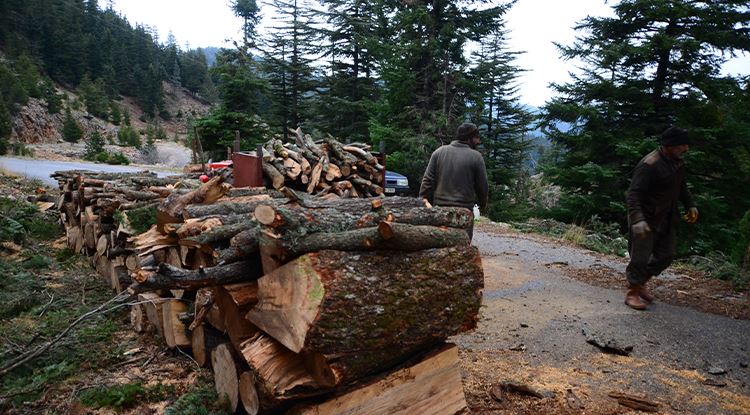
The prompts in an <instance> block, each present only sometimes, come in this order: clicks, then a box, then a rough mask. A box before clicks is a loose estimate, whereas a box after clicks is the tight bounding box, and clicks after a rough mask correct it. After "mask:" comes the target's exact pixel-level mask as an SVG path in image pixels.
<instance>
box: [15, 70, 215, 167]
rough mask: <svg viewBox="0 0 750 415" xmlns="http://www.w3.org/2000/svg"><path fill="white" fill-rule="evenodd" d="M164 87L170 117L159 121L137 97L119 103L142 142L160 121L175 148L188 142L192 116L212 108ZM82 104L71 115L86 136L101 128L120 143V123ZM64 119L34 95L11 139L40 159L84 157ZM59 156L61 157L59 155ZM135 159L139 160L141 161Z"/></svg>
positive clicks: (18, 118)
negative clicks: (67, 137) (64, 133)
mask: <svg viewBox="0 0 750 415" xmlns="http://www.w3.org/2000/svg"><path fill="white" fill-rule="evenodd" d="M163 89H164V93H165V100H164V101H165V109H166V111H167V112H168V113H169V114H170V118H169V119H161V118H158V119H157V120H156V121H155V122H154V121H149V120H147V119H146V117H145V116H144V114H143V111H142V110H141V109H140V107H139V106H138V105H137V104H136V103H135V100H134V99H132V98H130V97H123V99H122V100H120V101H118V104H119V105H120V107H121V108H122V110H123V111H127V112H128V113H129V114H130V122H131V125H132V126H133V127H134V128H135V129H136V131H138V132H139V133H140V134H141V138H142V141H145V138H146V137H145V132H146V127H147V126H148V125H149V123H150V124H152V125H153V124H157V125H158V126H160V127H161V128H162V129H163V130H164V131H165V132H166V136H167V138H168V139H169V140H170V141H172V142H173V143H172V144H171V147H175V144H174V143H184V142H185V138H186V137H187V126H188V124H189V123H188V121H189V119H190V118H197V117H200V116H203V115H205V114H206V113H207V112H208V111H209V110H210V108H211V105H210V103H208V102H207V101H205V100H202V99H200V98H197V97H195V96H194V95H193V94H191V93H189V92H188V91H187V90H185V89H184V88H181V87H178V86H175V85H173V84H170V83H166V82H165V83H164V84H163ZM58 92H59V93H64V94H65V95H66V96H67V101H68V102H70V103H73V102H76V101H80V99H79V98H78V96H77V95H76V94H75V93H74V92H72V91H68V90H64V89H58ZM78 106H79V107H81V108H80V109H72V110H71V115H72V116H73V118H74V119H75V120H76V121H77V122H78V124H79V125H80V126H81V127H82V129H83V135H84V137H88V136H89V135H90V134H91V133H92V132H94V131H99V133H100V134H101V135H102V136H103V137H105V139H106V140H107V141H108V142H110V143H114V142H116V138H117V131H118V130H119V128H120V127H119V126H117V125H114V124H112V123H110V122H108V121H106V120H102V119H99V118H96V117H94V116H92V115H91V114H89V113H88V112H87V111H86V110H85V108H84V106H83V105H78ZM64 119H65V113H64V111H61V112H60V113H57V114H50V113H49V112H48V111H47V107H46V105H45V103H44V101H42V100H40V99H36V98H31V99H30V100H29V102H28V104H27V105H26V106H24V107H23V109H22V110H21V111H20V112H19V113H18V114H17V115H16V116H15V117H14V119H13V132H12V133H11V137H10V142H11V143H23V144H25V145H26V146H27V147H28V148H30V149H32V150H33V151H34V154H35V157H36V158H80V155H82V151H83V148H84V145H83V143H82V142H80V143H76V144H70V143H66V142H64V140H63V136H62V130H63V121H64ZM120 151H121V152H123V153H125V154H127V155H131V154H133V153H134V151H133V149H127V148H120ZM55 155H57V156H59V157H55ZM135 161H136V162H137V160H135Z"/></svg>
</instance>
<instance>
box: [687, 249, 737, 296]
mask: <svg viewBox="0 0 750 415" xmlns="http://www.w3.org/2000/svg"><path fill="white" fill-rule="evenodd" d="M675 268H677V269H679V268H684V269H687V270H695V271H700V272H704V273H705V274H706V275H707V276H708V277H710V278H716V279H719V280H723V281H729V282H731V283H732V287H733V288H734V289H735V290H737V291H744V290H747V289H748V288H750V270H747V269H742V267H740V266H739V265H737V264H735V263H734V262H732V261H731V258H729V256H727V255H725V254H723V253H722V252H718V251H716V252H711V253H709V254H708V255H706V256H700V255H693V256H690V257H687V258H684V259H680V260H679V261H677V262H676V264H675Z"/></svg>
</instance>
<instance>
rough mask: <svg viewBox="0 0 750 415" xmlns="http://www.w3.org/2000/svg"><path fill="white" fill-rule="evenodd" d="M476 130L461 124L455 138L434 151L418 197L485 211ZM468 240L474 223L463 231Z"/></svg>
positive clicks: (483, 175) (485, 187)
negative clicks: (476, 206)
mask: <svg viewBox="0 0 750 415" xmlns="http://www.w3.org/2000/svg"><path fill="white" fill-rule="evenodd" d="M480 142H481V141H480V139H479V129H478V128H477V126H476V125H474V124H471V123H463V124H461V125H459V126H458V128H457V129H456V139H455V140H453V141H451V143H450V144H446V145H443V146H441V147H440V148H438V149H437V150H435V152H433V153H432V156H431V157H430V162H429V164H428V165H427V170H426V171H425V173H424V177H423V178H422V186H421V187H420V189H419V197H421V198H424V199H427V200H428V201H429V202H430V203H432V204H433V205H436V206H456V207H465V208H467V209H469V210H472V209H474V205H475V204H479V210H480V211H482V212H484V210H485V209H486V207H487V197H488V194H489V185H488V183H487V169H486V167H485V165H484V158H482V154H481V153H480V152H478V151H476V150H475V148H476V147H477V146H478V145H479V143H480ZM466 232H467V233H468V234H469V240H471V238H472V236H473V233H474V223H473V222H472V225H471V226H470V227H469V229H467V230H466Z"/></svg>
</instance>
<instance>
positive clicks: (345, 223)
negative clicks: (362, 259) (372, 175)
mask: <svg viewBox="0 0 750 415" xmlns="http://www.w3.org/2000/svg"><path fill="white" fill-rule="evenodd" d="M402 199H410V200H409V201H408V202H405V203H406V205H405V206H398V205H394V204H391V203H386V202H384V201H381V200H380V199H370V200H369V201H368V202H367V203H349V201H352V200H353V201H364V200H363V199H339V200H338V201H339V202H340V206H338V207H337V206H336V205H333V206H325V207H320V208H308V207H304V206H301V205H285V206H272V205H260V206H258V207H257V208H256V209H255V219H256V220H257V221H258V222H260V223H261V224H263V225H266V226H268V227H271V228H273V229H274V230H275V231H276V232H278V233H296V234H300V235H306V234H312V233H315V232H338V231H345V230H351V229H358V228H366V227H370V226H377V225H378V223H379V222H380V221H382V220H387V221H389V222H398V223H407V224H410V225H431V226H447V227H451V228H459V229H466V228H468V227H469V226H470V225H471V223H472V221H473V220H474V216H473V214H471V211H470V210H469V209H464V208H425V207H424V206H423V205H422V201H420V200H418V199H414V198H402ZM385 200H388V199H385ZM415 204H418V205H416V206H415Z"/></svg>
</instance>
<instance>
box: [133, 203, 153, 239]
mask: <svg viewBox="0 0 750 415" xmlns="http://www.w3.org/2000/svg"><path fill="white" fill-rule="evenodd" d="M128 223H130V226H131V227H132V228H133V229H134V230H135V231H136V233H143V232H146V231H147V230H149V229H150V228H151V226H152V225H154V224H156V208H155V207H143V208H137V209H131V210H128Z"/></svg>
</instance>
